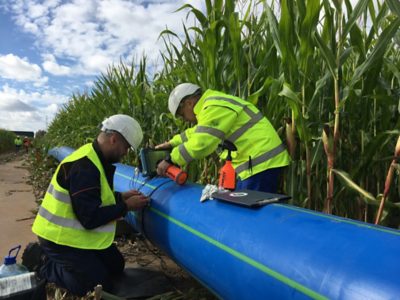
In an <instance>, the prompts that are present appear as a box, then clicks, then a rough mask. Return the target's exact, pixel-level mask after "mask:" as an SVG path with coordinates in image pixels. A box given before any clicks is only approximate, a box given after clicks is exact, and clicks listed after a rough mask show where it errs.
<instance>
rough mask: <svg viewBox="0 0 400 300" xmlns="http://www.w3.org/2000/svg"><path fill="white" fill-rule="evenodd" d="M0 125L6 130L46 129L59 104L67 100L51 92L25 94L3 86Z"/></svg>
mask: <svg viewBox="0 0 400 300" xmlns="http://www.w3.org/2000/svg"><path fill="white" fill-rule="evenodd" d="M0 99H1V101H0V111H1V114H0V124H1V128H4V129H7V130H22V131H29V130H33V131H37V130H39V129H46V126H47V124H46V123H49V122H50V121H51V120H52V119H53V118H54V116H55V114H56V112H57V111H58V108H59V106H60V105H61V104H63V103H65V102H66V101H67V100H68V97H66V96H65V95H59V94H57V93H55V92H52V91H47V90H45V91H43V92H42V93H39V92H26V91H25V90H21V89H20V90H17V89H15V88H11V87H10V86H9V85H4V86H3V87H2V88H1V90H0Z"/></svg>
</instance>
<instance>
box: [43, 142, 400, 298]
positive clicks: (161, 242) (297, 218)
mask: <svg viewBox="0 0 400 300" xmlns="http://www.w3.org/2000/svg"><path fill="white" fill-rule="evenodd" d="M71 151H72V149H71V148H65V147H61V148H55V149H53V150H52V151H51V154H52V155H54V156H55V157H56V158H57V159H58V160H61V159H63V158H64V157H65V156H66V155H68V154H69V153H70V152H71ZM116 166H117V170H116V176H115V180H114V185H115V189H116V190H117V191H126V190H128V189H131V188H136V189H139V190H140V191H142V192H143V193H144V194H146V195H150V196H151V205H150V207H149V208H146V209H145V210H144V211H143V213H141V214H133V213H130V214H129V215H128V216H127V220H128V222H129V223H130V224H132V226H134V227H135V228H137V229H139V230H141V231H142V232H143V233H144V234H145V235H146V237H147V238H148V239H149V240H150V241H151V242H152V243H154V244H155V245H157V246H158V247H159V248H161V249H162V250H163V251H164V252H165V253H167V254H168V255H169V256H170V257H171V258H172V259H174V261H175V262H176V263H178V264H179V265H180V266H182V267H183V268H184V269H186V270H187V271H188V272H189V273H191V274H192V275H193V276H194V277H195V278H197V279H198V280H199V281H200V282H201V283H202V284H203V285H204V286H206V287H207V288H208V289H209V290H211V291H212V292H213V293H214V294H215V295H217V296H218V297H220V298H222V299H252V300H253V299H309V298H313V299H360V300H365V299H382V300H383V299H384V300H387V299H400V275H399V272H400V259H399V256H400V232H399V231H397V230H393V229H389V228H386V227H382V226H374V225H370V224H367V223H362V222H357V221H353V220H349V219H345V218H340V217H335V216H331V215H326V214H322V213H318V212H315V211H311V210H306V209H301V208H298V207H295V206H291V205H287V204H270V205H267V206H264V207H261V208H257V209H249V208H243V207H240V206H236V205H232V204H228V203H224V202H219V201H217V200H213V201H206V202H204V203H201V202H200V201H199V199H200V195H201V190H202V188H203V187H202V186H200V185H196V184H186V185H184V186H178V185H176V184H175V183H174V182H172V181H171V180H169V179H166V178H154V179H151V180H148V179H146V178H144V177H142V176H141V174H140V173H135V168H133V167H130V166H127V165H122V164H116Z"/></svg>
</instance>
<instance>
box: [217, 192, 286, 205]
mask: <svg viewBox="0 0 400 300" xmlns="http://www.w3.org/2000/svg"><path fill="white" fill-rule="evenodd" d="M212 197H213V198H214V199H217V200H221V201H225V202H229V203H233V204H238V205H242V206H247V207H259V206H263V205H267V204H271V203H277V202H283V201H286V200H289V199H290V198H291V197H290V196H287V195H283V194H273V193H265V192H260V191H252V190H236V191H225V192H215V193H213V194H212Z"/></svg>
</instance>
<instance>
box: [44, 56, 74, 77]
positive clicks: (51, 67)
mask: <svg viewBox="0 0 400 300" xmlns="http://www.w3.org/2000/svg"><path fill="white" fill-rule="evenodd" d="M42 57H43V60H44V62H43V69H45V70H46V71H47V72H49V73H50V74H53V75H68V74H70V72H71V68H70V67H67V66H62V65H59V64H58V63H57V61H56V58H55V57H54V55H52V54H43V55H42Z"/></svg>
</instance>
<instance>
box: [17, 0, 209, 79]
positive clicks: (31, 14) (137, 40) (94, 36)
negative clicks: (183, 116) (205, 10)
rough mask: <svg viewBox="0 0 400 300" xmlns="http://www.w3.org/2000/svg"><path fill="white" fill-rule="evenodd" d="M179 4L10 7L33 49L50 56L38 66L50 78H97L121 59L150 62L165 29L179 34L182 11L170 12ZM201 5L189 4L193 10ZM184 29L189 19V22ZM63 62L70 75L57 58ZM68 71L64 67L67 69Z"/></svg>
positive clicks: (115, 1)
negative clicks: (31, 39)
mask: <svg viewBox="0 0 400 300" xmlns="http://www.w3.org/2000/svg"><path fill="white" fill-rule="evenodd" d="M184 3H185V1H184V0H179V1H173V0H169V1H166V0H164V1H162V0H161V1H133V0H130V1H128V0H71V1H68V2H62V1H55V0H53V1H39V0H31V1H24V0H16V1H14V4H13V5H11V7H12V10H13V12H14V14H15V15H16V20H17V24H18V25H19V26H20V27H21V28H22V29H23V30H25V31H27V32H29V33H31V34H33V35H35V38H36V39H37V42H36V43H37V47H39V48H44V50H45V51H46V53H49V54H52V55H53V56H54V60H45V62H44V63H43V67H44V68H45V70H46V71H48V72H50V73H52V74H54V75H67V74H68V75H70V76H73V75H98V74H99V72H104V71H105V70H106V68H107V66H108V65H110V64H112V63H118V62H119V61H120V59H122V60H128V61H130V60H131V59H132V55H135V56H139V57H140V56H141V55H143V54H146V57H147V58H148V60H149V63H151V62H152V61H154V60H156V58H157V57H158V56H159V49H160V47H162V46H163V44H162V42H161V41H157V38H158V36H159V34H160V32H161V31H162V30H164V29H165V28H166V27H168V28H169V29H171V30H173V31H176V32H180V31H182V28H181V27H182V20H184V19H185V16H186V12H184V11H181V12H178V13H174V11H176V9H177V8H179V7H180V6H182V5H183V4H184ZM200 3H202V1H201V0H196V1H191V4H192V5H194V6H196V7H198V6H201V4H200ZM188 23H189V24H188V26H190V25H191V24H190V23H193V20H191V21H188ZM60 58H67V59H68V60H69V61H70V62H71V63H70V64H69V65H68V67H69V68H70V69H69V71H67V69H65V68H62V67H61V66H60V67H61V68H58V65H57V64H56V62H55V61H56V60H58V59H60ZM66 67H67V66H66Z"/></svg>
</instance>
